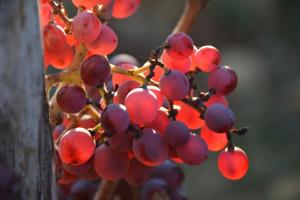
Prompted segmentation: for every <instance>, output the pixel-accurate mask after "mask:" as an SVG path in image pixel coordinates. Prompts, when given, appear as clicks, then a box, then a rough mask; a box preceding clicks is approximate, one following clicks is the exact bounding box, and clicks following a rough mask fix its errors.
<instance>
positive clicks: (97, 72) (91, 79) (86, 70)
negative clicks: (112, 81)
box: [81, 55, 111, 86]
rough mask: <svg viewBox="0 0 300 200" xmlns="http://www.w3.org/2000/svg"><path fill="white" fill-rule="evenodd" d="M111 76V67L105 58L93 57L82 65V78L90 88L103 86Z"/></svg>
mask: <svg viewBox="0 0 300 200" xmlns="http://www.w3.org/2000/svg"><path fill="white" fill-rule="evenodd" d="M110 74H111V70H110V65H109V63H108V61H107V59H106V58H105V57H104V56H100V55H93V56H90V57H88V58H87V59H86V60H85V61H84V62H83V63H82V67H81V78H82V80H83V81H84V83H85V84H87V85H89V86H101V85H102V84H103V83H104V82H105V81H107V80H108V79H109V77H110Z"/></svg>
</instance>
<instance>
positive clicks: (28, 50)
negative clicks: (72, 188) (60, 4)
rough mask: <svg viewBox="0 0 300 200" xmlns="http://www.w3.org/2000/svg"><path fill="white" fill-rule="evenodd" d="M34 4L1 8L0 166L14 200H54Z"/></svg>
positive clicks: (16, 0)
mask: <svg viewBox="0 0 300 200" xmlns="http://www.w3.org/2000/svg"><path fill="white" fill-rule="evenodd" d="M38 19H39V18H38V3H37V0H26V1H25V0H2V1H1V2H0V163H1V164H3V165H6V166H7V167H8V168H10V169H12V170H13V171H14V172H15V173H16V174H17V175H18V176H19V177H20V179H19V180H18V183H17V188H18V192H17V193H16V194H14V199H20V200H23V199H24V200H27V199H28V200H29V199H30V200H44V199H46V200H50V199H55V195H53V194H54V192H53V191H54V189H53V188H54V181H53V173H52V167H51V163H52V156H51V154H52V144H51V134H50V128H49V119H48V104H47V101H46V96H45V89H44V68H43V64H42V49H41V40H40V31H39V22H38Z"/></svg>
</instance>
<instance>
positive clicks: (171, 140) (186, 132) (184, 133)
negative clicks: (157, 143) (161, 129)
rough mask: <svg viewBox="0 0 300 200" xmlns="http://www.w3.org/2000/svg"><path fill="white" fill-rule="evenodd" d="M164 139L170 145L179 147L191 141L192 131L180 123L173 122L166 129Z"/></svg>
mask: <svg viewBox="0 0 300 200" xmlns="http://www.w3.org/2000/svg"><path fill="white" fill-rule="evenodd" d="M163 138H164V140H165V141H166V142H167V143H168V144H169V145H171V146H179V145H182V144H185V143H186V142H187V141H188V140H189V138H190V129H188V127H187V126H186V125H185V124H184V123H182V122H180V121H171V122H170V123H169V125H168V126H167V128H166V132H165V134H164V135H163Z"/></svg>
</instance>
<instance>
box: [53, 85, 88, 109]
mask: <svg viewBox="0 0 300 200" xmlns="http://www.w3.org/2000/svg"><path fill="white" fill-rule="evenodd" d="M56 101H57V104H58V106H59V107H60V108H61V109H62V110H63V111H64V112H66V113H72V114H74V113H78V112H79V111H81V110H82V108H83V107H84V106H85V105H86V101H87V100H86V94H85V92H84V90H83V89H82V88H81V87H79V86H78V85H67V86H64V87H62V88H61V89H60V90H59V91H58V93H57V96H56Z"/></svg>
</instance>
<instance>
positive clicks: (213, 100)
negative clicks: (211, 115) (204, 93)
mask: <svg viewBox="0 0 300 200" xmlns="http://www.w3.org/2000/svg"><path fill="white" fill-rule="evenodd" d="M203 103H204V105H205V106H206V107H209V106H211V105H213V104H216V103H220V104H223V105H224V106H226V107H228V101H227V99H226V98H225V97H224V96H218V95H212V96H211V97H210V98H209V99H208V101H207V102H203Z"/></svg>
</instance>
